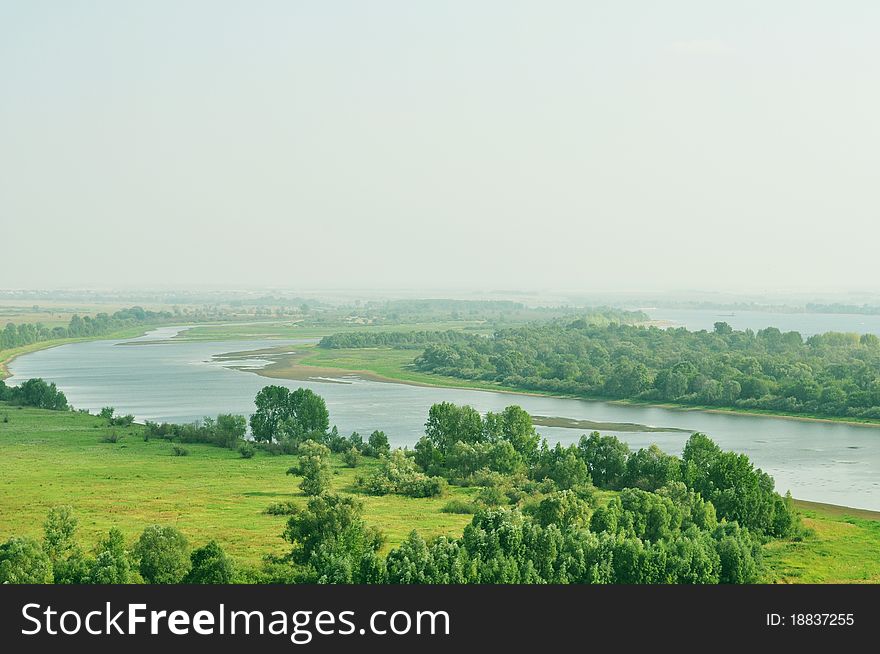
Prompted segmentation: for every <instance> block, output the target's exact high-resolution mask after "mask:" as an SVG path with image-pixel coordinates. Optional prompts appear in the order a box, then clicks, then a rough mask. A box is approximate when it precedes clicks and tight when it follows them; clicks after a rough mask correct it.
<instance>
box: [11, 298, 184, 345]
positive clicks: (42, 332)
mask: <svg viewBox="0 0 880 654" xmlns="http://www.w3.org/2000/svg"><path fill="white" fill-rule="evenodd" d="M172 318H176V319H178V320H180V315H179V314H174V313H171V312H170V311H147V310H146V309H143V308H142V307H131V308H130V309H121V310H120V311H116V312H115V313H113V314H106V313H99V314H97V315H96V316H94V317H92V316H78V315H75V316H73V317H72V318H71V319H70V322H69V323H68V324H67V327H60V326H59V327H47V326H45V325H43V324H41V323H22V324H20V325H15V324H14V323H11V322H10V323H8V324H7V325H6V328H5V329H4V330H3V331H2V332H0V350H6V349H10V348H13V347H21V346H22V345H30V344H32V343H39V342H41V341H49V340H53V339H57V338H79V337H82V336H103V335H105V334H109V333H111V332H114V331H118V330H120V329H125V328H126V327H134V326H137V325H139V324H142V323H145V322H156V321H164V320H170V319H172Z"/></svg>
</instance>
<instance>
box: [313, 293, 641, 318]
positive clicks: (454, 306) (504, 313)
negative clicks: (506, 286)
mask: <svg viewBox="0 0 880 654" xmlns="http://www.w3.org/2000/svg"><path fill="white" fill-rule="evenodd" d="M579 315H581V316H582V315H589V316H591V317H592V319H594V320H596V321H602V322H607V321H618V322H640V321H645V320H648V316H647V315H645V314H644V313H642V312H640V311H626V310H623V309H615V308H610V307H568V306H556V307H530V306H526V305H525V304H522V303H520V302H512V301H509V300H453V299H442V298H438V299H424V300H389V301H375V302H364V303H362V302H356V303H355V304H354V306H345V307H339V308H338V309H335V310H328V311H325V312H324V313H323V314H322V315H321V316H320V318H319V320H321V321H323V322H324V323H325V324H326V323H327V322H332V321H333V320H334V319H336V320H339V319H342V320H344V321H345V322H348V323H357V324H370V325H394V324H404V323H410V324H411V323H428V322H458V321H467V322H484V323H489V324H493V325H502V324H503V325H511V324H526V323H529V322H534V321H539V320H540V321H546V320H553V319H556V318H562V317H567V318H569V319H571V318H573V317H576V316H579Z"/></svg>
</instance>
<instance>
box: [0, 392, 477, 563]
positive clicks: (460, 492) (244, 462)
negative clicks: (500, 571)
mask: <svg viewBox="0 0 880 654" xmlns="http://www.w3.org/2000/svg"><path fill="white" fill-rule="evenodd" d="M7 416H8V422H4V418H5V417H7ZM114 432H115V433H116V434H118V435H120V436H121V437H122V438H121V440H120V441H119V442H117V443H108V442H104V441H103V439H104V438H105V437H107V436H108V435H110V434H112V433H114ZM184 447H185V448H186V449H187V450H188V451H189V455H187V456H174V455H173V453H172V446H171V444H169V443H168V442H167V441H165V440H161V439H152V440H150V441H144V438H143V428H142V427H141V426H139V425H132V426H131V427H130V428H125V429H122V428H117V427H108V426H107V423H106V421H105V420H102V419H100V418H98V417H96V416H90V415H87V414H81V413H74V412H53V411H45V410H40V409H32V408H27V407H26V408H18V407H13V406H9V405H6V404H4V403H2V402H0V460H2V461H4V468H3V472H2V474H0V542H2V541H5V540H6V539H7V538H9V537H10V536H12V535H14V534H22V535H31V536H38V535H39V534H41V530H42V523H43V520H44V519H45V516H46V511H47V510H48V509H49V508H50V507H52V506H56V505H60V504H69V505H71V506H72V507H74V509H75V512H76V515H77V516H78V517H79V520H80V530H79V532H80V533H79V536H80V539H81V541H82V543H81V544H82V545H83V547H85V548H87V549H88V548H90V547H91V546H92V545H93V544H94V543H95V542H97V540H98V538H99V537H102V536H103V535H105V534H106V532H107V530H108V529H109V528H110V527H113V526H116V527H119V528H120V529H121V530H122V531H123V533H125V535H126V536H127V537H129V538H131V539H134V538H135V537H136V536H137V535H138V534H139V533H140V532H141V531H142V530H143V528H144V527H145V526H147V525H149V524H153V523H161V524H169V525H173V526H175V527H177V528H178V529H180V530H181V531H182V532H183V533H184V534H185V535H186V536H187V538H189V540H190V542H191V543H193V544H195V545H200V544H204V543H205V542H207V541H208V540H210V539H212V538H214V539H216V540H217V541H219V542H220V543H221V544H222V545H223V547H224V548H225V549H226V550H227V552H228V553H229V554H231V555H232V556H233V557H235V558H236V559H237V560H240V561H242V562H246V563H249V564H253V565H256V564H258V563H259V561H260V560H261V558H262V557H263V555H264V554H267V553H273V554H278V553H281V552H283V551H284V550H285V549H286V547H287V545H286V543H285V542H284V541H283V540H282V539H281V537H280V535H281V532H282V531H283V529H284V525H285V523H286V518H285V517H284V516H272V515H266V514H265V513H264V511H265V509H266V507H267V506H268V505H269V504H272V503H275V502H286V501H292V502H297V503H302V504H305V501H306V497H305V495H303V493H302V491H300V490H299V488H298V484H299V481H300V478H299V477H293V476H289V475H287V474H285V473H286V471H287V469H288V468H289V467H290V466H291V465H293V464H294V463H295V461H296V457H293V456H272V455H267V454H264V453H263V452H258V453H257V454H256V456H254V458H252V459H243V458H241V456H240V455H239V454H238V452H235V451H232V450H228V449H223V448H219V447H214V446H210V445H203V444H186V445H185V446H184ZM375 465H376V460H375V459H367V458H363V459H362V463H361V465H360V466H359V467H358V468H356V469H352V468H346V467H345V466H344V464H343V463H342V461H341V459H340V458H339V457H338V456H334V457H333V471H334V476H333V488H334V490H336V491H341V492H346V493H355V492H356V490H355V488H354V482H355V478H356V476H357V475H362V474H369V470H370V468H371V467H373V466H375ZM470 492H471V490H470V489H461V488H453V489H451V492H450V495H449V497H446V498H439V499H411V498H406V497H401V496H396V495H390V496H385V497H373V496H368V495H362V494H358V497H359V499H361V500H362V501H363V502H364V504H365V507H366V510H365V513H366V519H367V522H368V523H369V524H370V525H372V526H375V527H377V528H379V529H380V530H381V531H382V532H383V533H384V534H385V536H386V538H387V544H386V547H390V546H393V545H396V544H399V543H400V542H401V541H402V540H403V539H404V538H405V537H406V536H407V534H409V532H410V531H411V530H412V529H417V530H419V531H420V532H421V533H422V534H424V535H426V536H429V535H440V534H446V535H450V536H457V535H460V534H461V531H462V529H463V528H464V525H465V524H467V523H468V522H469V521H470V516H468V515H454V514H446V513H442V512H441V510H440V509H441V508H442V507H443V506H444V505H445V504H446V502H447V501H449V500H450V499H452V498H454V497H460V498H462V499H466V498H467V496H468V495H469V493H470Z"/></svg>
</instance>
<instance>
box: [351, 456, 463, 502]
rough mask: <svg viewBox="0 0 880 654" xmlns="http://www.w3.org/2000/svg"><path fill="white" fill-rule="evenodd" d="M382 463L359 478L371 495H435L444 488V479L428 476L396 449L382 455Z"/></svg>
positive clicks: (441, 492)
mask: <svg viewBox="0 0 880 654" xmlns="http://www.w3.org/2000/svg"><path fill="white" fill-rule="evenodd" d="M381 461H382V463H381V465H380V466H379V469H378V470H376V472H374V473H373V474H372V475H371V476H370V477H368V478H367V479H365V480H359V482H360V485H361V486H362V487H363V488H364V489H365V490H366V491H367V492H368V493H371V494H373V495H389V494H392V493H396V494H398V495H407V496H409V497H436V496H438V495H442V494H443V493H444V492H445V490H446V486H447V484H446V480H445V479H441V478H440V477H428V476H427V475H426V474H425V473H423V472H422V471H420V470H419V469H418V466H416V463H415V461H413V460H412V459H411V458H410V457H408V456H406V454H405V453H404V451H403V450H400V449H397V450H394V451H393V452H392V453H391V456H388V457H384V456H383V457H382V460H381Z"/></svg>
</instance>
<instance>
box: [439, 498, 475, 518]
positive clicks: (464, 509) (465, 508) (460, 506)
mask: <svg viewBox="0 0 880 654" xmlns="http://www.w3.org/2000/svg"><path fill="white" fill-rule="evenodd" d="M440 511H442V512H443V513H458V514H461V515H464V514H473V513H476V512H477V507H476V506H475V505H474V504H472V503H471V502H466V501H464V500H449V501H448V502H447V503H446V504H445V505H444V506H443V508H442V509H440Z"/></svg>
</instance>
